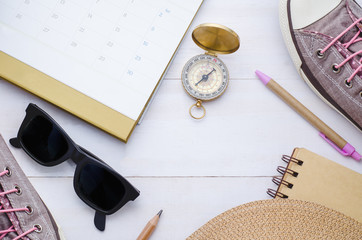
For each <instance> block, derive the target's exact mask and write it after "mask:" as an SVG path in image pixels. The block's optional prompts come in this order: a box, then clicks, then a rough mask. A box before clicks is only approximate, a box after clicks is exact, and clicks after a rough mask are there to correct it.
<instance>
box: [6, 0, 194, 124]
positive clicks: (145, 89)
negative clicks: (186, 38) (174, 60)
mask: <svg viewBox="0 0 362 240" xmlns="http://www.w3.org/2000/svg"><path fill="white" fill-rule="evenodd" d="M83 2H87V3H88V5H86V4H83V3H81V2H79V1H71V0H60V1H45V0H43V1H39V0H24V1H17V0H14V2H11V3H9V2H8V1H4V0H2V1H0V6H1V8H2V9H3V10H0V13H1V14H0V22H4V23H5V25H7V26H9V25H10V26H12V27H13V28H15V29H17V30H18V31H26V32H25V34H28V37H29V35H31V37H32V38H33V39H36V40H37V41H40V42H42V43H43V44H46V45H47V46H50V47H51V48H52V50H56V51H58V52H60V53H62V54H65V55H67V56H68V57H69V59H71V61H74V62H77V63H78V64H83V65H85V66H87V67H88V68H90V69H92V70H91V71H97V72H98V73H102V75H103V78H102V79H101V80H98V81H100V82H98V83H92V84H93V85H94V87H96V88H95V89H98V87H103V88H104V89H103V92H104V91H105V89H110V86H107V87H104V85H111V86H113V87H114V88H125V87H126V88H127V89H128V93H126V95H132V94H134V93H137V94H136V95H135V96H138V97H139V96H140V95H143V97H142V100H141V101H140V100H139V99H138V100H139V101H136V102H138V103H137V104H138V106H137V107H136V108H137V111H134V110H133V111H131V112H132V113H130V114H127V111H123V110H122V108H123V107H122V106H121V105H122V104H114V103H109V102H108V101H107V100H105V101H104V99H102V96H99V94H89V93H88V91H87V89H86V88H87V87H85V88H83V87H79V86H77V84H74V82H72V83H70V84H69V83H68V84H67V83H66V82H64V83H65V84H67V85H70V86H71V87H73V88H75V89H77V90H78V91H80V92H83V93H85V94H86V95H88V96H90V97H92V98H94V99H96V100H98V101H100V102H102V103H104V104H105V105H107V106H110V107H112V108H114V109H115V110H117V111H119V112H121V113H123V114H125V115H127V116H129V117H131V118H133V119H137V118H138V115H139V113H140V112H141V111H142V109H143V107H144V105H145V103H146V102H147V101H148V98H149V96H150V95H151V93H152V92H153V90H154V88H155V86H156V85H157V83H158V81H159V80H160V77H161V76H162V73H163V71H164V69H165V68H166V66H167V65H168V63H169V61H170V59H171V57H172V55H173V53H174V52H175V50H176V47H177V46H178V44H179V42H180V39H181V38H182V35H183V34H184V31H186V29H187V26H188V24H185V22H184V21H181V19H180V18H179V17H180V16H176V15H177V14H175V16H172V17H170V15H172V13H174V12H175V13H177V10H175V11H173V9H176V8H177V7H178V6H177V5H175V4H170V3H169V1H167V0H166V1H159V2H158V3H159V4H155V5H154V6H152V5H147V6H146V5H145V6H144V12H147V14H148V15H147V16H146V14H143V12H142V8H141V7H140V6H142V3H145V2H146V1H141V0H128V1H123V3H126V4H124V5H122V7H123V8H121V7H120V5H116V4H114V2H115V1H106V0H96V1H83ZM155 2H157V1H155ZM66 4H69V5H68V6H70V5H72V7H71V9H73V10H74V9H76V7H78V9H80V8H82V9H83V15H82V17H79V14H74V13H79V12H80V11H78V10H76V11H73V12H72V11H67V12H64V11H65V9H68V8H66V7H65V5H66ZM97 4H103V5H102V7H100V5H97ZM117 4H120V2H117ZM136 4H138V6H136ZM156 5H157V6H156ZM31 6H33V7H31ZM34 6H36V8H37V11H38V12H36V11H35V12H31V11H32V10H33V8H35V7H34ZM39 6H40V7H39ZM74 6H76V7H74ZM85 6H88V7H86V8H85ZM5 7H7V8H8V9H10V10H12V12H13V13H14V14H13V16H11V14H10V16H9V14H8V15H7V16H1V15H2V14H3V13H4V12H5V10H4V8H5ZM100 9H103V10H104V9H113V13H114V14H113V15H112V14H111V15H107V14H108V13H109V12H108V11H107V14H106V13H103V14H102V13H101V11H100ZM115 9H116V10H115ZM135 9H138V12H136V10H135ZM150 9H153V11H150ZM41 10H43V12H41ZM184 11H185V10H184V9H182V10H181V11H180V12H179V14H180V15H181V13H184ZM188 11H189V15H190V17H189V18H190V19H189V21H191V19H192V16H193V12H195V11H192V10H188ZM6 12H8V11H6ZM10 12H11V11H10ZM44 12H46V13H47V14H45V13H44ZM115 13H121V14H118V16H116V15H117V14H115ZM151 13H152V14H151ZM14 15H15V17H14ZM73 15H76V16H75V17H73V18H72V16H73ZM105 15H106V16H105ZM29 16H32V18H31V17H29ZM11 17H12V20H13V21H14V20H19V22H20V21H21V20H22V19H23V20H24V19H25V18H26V20H27V23H36V24H34V25H33V27H34V26H37V28H32V27H30V28H26V29H25V30H24V26H18V25H16V24H14V23H13V22H11V21H10V22H6V21H8V20H9V19H11ZM150 17H152V19H151V20H150V19H149V18H150ZM167 17H168V19H167V21H163V22H162V18H167ZM4 18H5V20H4ZM129 18H132V19H131V20H132V26H131V24H130V21H128V19H129ZM135 19H137V21H138V22H137V21H135ZM112 20H114V22H112ZM60 21H62V22H61V24H59V22H60ZM96 21H97V22H96ZM142 21H146V23H147V24H146V26H143V25H142V23H143V22H142ZM74 22H77V24H74ZM56 24H58V25H56ZM168 24H173V25H174V26H176V27H175V29H178V30H174V28H169V27H170V25H168ZM70 26H72V27H70ZM142 26H143V29H142V31H139V29H140V28H142ZM22 27H23V28H22ZM107 27H108V28H107ZM167 27H168V29H167ZM179 29H182V31H180V30H179ZM122 33H127V36H128V35H129V36H132V38H131V39H127V38H125V39H123V38H122V36H119V35H121V34H122ZM156 33H157V34H156ZM117 34H118V35H117ZM159 34H161V35H163V37H162V38H160V37H159ZM169 42H171V43H169ZM50 43H51V44H50ZM55 43H58V44H59V45H56V44H55ZM128 43H129V44H128ZM132 44H133V45H132ZM129 45H130V46H131V47H130V46H129ZM130 48H131V49H130ZM111 49H112V50H111ZM113 49H116V50H113ZM4 52H6V49H5V51H4ZM79 56H81V57H79ZM29 65H31V64H29ZM65 68H66V67H64V70H65V71H66V69H65ZM45 73H46V74H48V73H47V72H45ZM48 75H50V76H52V75H51V74H48ZM53 77H54V78H55V79H58V80H59V78H58V77H56V76H53ZM80 82H83V83H84V80H79V83H80ZM100 83H101V84H100ZM78 85H80V84H78ZM88 90H89V87H88ZM90 90H91V89H90ZM93 91H94V90H93ZM91 92H92V90H91ZM123 93H125V91H123ZM135 96H134V97H135ZM134 97H133V98H134ZM111 100H112V101H115V100H116V99H114V98H112V99H111ZM123 100H124V98H123ZM112 104H113V105H112ZM128 108H129V107H128ZM137 112H138V114H137Z"/></svg>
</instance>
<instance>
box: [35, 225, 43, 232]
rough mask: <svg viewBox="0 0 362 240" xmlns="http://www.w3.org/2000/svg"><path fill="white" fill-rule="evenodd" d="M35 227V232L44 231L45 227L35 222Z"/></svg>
mask: <svg viewBox="0 0 362 240" xmlns="http://www.w3.org/2000/svg"><path fill="white" fill-rule="evenodd" d="M34 227H35V228H36V230H35V232H37V233H40V232H41V231H43V228H42V227H41V225H40V224H35V225H34Z"/></svg>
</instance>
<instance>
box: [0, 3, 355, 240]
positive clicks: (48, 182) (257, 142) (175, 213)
mask: <svg viewBox="0 0 362 240" xmlns="http://www.w3.org/2000/svg"><path fill="white" fill-rule="evenodd" d="M205 22H215V23H220V24H223V25H226V26H228V27H230V28H232V29H233V30H235V31H236V32H237V33H238V34H239V35H240V39H241V47H240V49H239V50H238V51H237V52H236V53H234V54H231V55H225V56H221V57H220V58H221V59H222V60H223V61H224V62H225V64H226V65H227V66H228V67H229V71H230V75H231V82H230V86H229V88H228V89H227V91H226V93H225V94H224V95H223V96H222V97H221V98H219V99H217V100H216V101H213V102H209V103H205V107H206V109H207V116H206V117H205V118H204V119H203V120H201V121H195V120H193V119H191V118H190V116H189V115H188V108H189V106H190V105H191V104H193V103H194V100H193V99H192V98H190V97H189V96H188V95H187V94H186V93H185V92H184V90H183V88H182V86H181V81H180V74H181V70H182V67H183V65H184V64H185V63H186V61H187V60H188V59H189V58H191V57H192V56H194V55H196V54H200V53H202V52H203V51H202V50H201V49H200V48H198V47H197V46H196V45H195V44H194V43H193V41H192V39H191V31H190V32H189V33H188V34H187V36H186V38H185V40H184V41H183V43H182V45H181V47H180V49H179V52H178V54H177V56H176V58H175V59H174V62H173V64H172V66H171V68H170V70H169V72H168V73H167V75H166V79H165V81H164V82H163V84H162V86H161V88H160V90H159V92H158V94H157V95H156V97H155V99H154V102H153V104H152V105H151V107H150V109H149V111H148V113H147V115H146V116H145V118H144V120H143V123H142V124H141V125H140V126H137V127H136V129H135V131H134V133H133V135H132V137H131V139H130V141H129V142H128V143H127V144H124V143H122V142H120V141H119V140H117V139H115V138H113V137H111V136H110V135H108V134H106V133H104V132H102V131H100V130H98V129H96V128H95V127H92V126H91V125H89V124H87V123H85V122H83V121H81V120H79V119H77V118H75V117H73V116H71V115H70V114H68V113H66V112H64V111H62V110H60V109H58V108H56V107H54V106H53V105H51V104H48V103H46V102H44V101H42V100H40V99H39V98H37V97H35V96H33V95H31V94H29V93H27V92H25V91H23V90H21V89H20V88H17V87H15V86H13V85H11V84H10V83H8V82H6V81H4V80H0V103H1V104H0V112H1V114H0V133H1V134H2V135H3V137H4V138H5V139H6V140H8V139H9V138H11V137H14V136H15V135H16V133H17V131H18V128H19V126H20V123H21V122H22V120H23V118H24V116H25V111H24V110H25V108H26V106H27V105H28V103H30V102H33V103H36V104H37V105H39V106H40V107H41V108H43V109H44V110H46V111H47V112H48V113H49V114H50V115H51V116H52V117H53V118H54V119H56V121H58V123H59V124H60V125H61V126H62V127H63V128H64V129H65V130H66V131H67V132H68V134H69V135H70V136H71V137H72V138H73V139H74V141H75V142H77V143H78V144H80V145H81V146H84V147H85V148H87V149H89V150H91V151H92V152H93V153H95V154H96V155H98V156H99V157H101V158H102V159H103V160H105V161H106V162H107V163H108V164H109V165H111V166H112V167H113V168H115V169H116V170H117V171H118V172H119V173H121V174H122V175H123V176H125V177H126V178H127V179H128V180H129V181H130V182H131V183H132V184H134V186H136V187H137V188H138V189H139V190H140V191H141V195H140V196H139V197H138V198H137V199H136V201H134V202H130V203H128V204H127V205H126V206H124V207H123V208H122V209H121V210H120V211H118V212H117V213H115V214H113V215H111V216H108V217H107V225H106V230H105V231H104V232H100V231H98V230H96V228H95V227H94V225H93V217H94V211H93V210H92V209H91V208H90V207H88V206H87V205H85V204H84V203H83V202H82V201H81V200H80V199H79V198H78V197H77V196H76V194H75V192H74V190H73V185H72V180H73V174H74V169H75V166H74V164H73V163H72V162H71V161H68V162H65V163H63V164H61V165H59V166H56V167H52V168H47V167H42V166H40V165H38V164H36V163H34V161H32V160H30V158H29V157H28V156H27V155H26V154H25V153H24V152H23V151H22V150H18V149H14V148H12V147H10V148H11V151H12V152H13V154H14V155H15V157H16V158H17V160H18V162H19V163H20V165H21V166H22V168H23V170H24V171H25V173H26V174H27V176H28V177H29V178H30V180H31V182H32V183H33V184H34V186H35V188H36V189H37V190H38V192H39V194H40V195H41V197H42V198H43V200H44V201H45V203H46V204H47V206H48V207H49V209H50V210H51V212H52V213H53V215H54V217H55V218H56V220H57V221H58V223H59V225H60V226H61V228H62V229H63V232H64V234H65V237H66V238H67V239H71V240H75V239H103V240H105V239H109V240H114V239H122V240H124V239H136V237H137V236H138V234H139V233H140V232H141V230H142V228H143V227H144V225H145V224H146V222H147V221H148V220H149V219H150V218H151V217H153V216H154V215H155V214H156V213H157V212H158V211H159V210H160V209H163V210H164V213H163V215H162V217H161V220H160V222H159V225H158V227H157V229H156V231H155V232H154V234H153V236H152V237H151V239H157V240H170V239H185V238H186V237H187V236H189V235H190V234H191V233H192V232H193V231H195V230H196V229H197V228H199V227H200V226H201V225H203V224H204V223H206V222H207V221H208V220H209V219H211V218H212V217H214V216H216V215H218V214H220V213H221V212H223V211H225V210H227V209H230V208H232V207H235V206H237V205H240V204H243V203H247V202H250V201H254V200H260V199H268V198H270V197H269V196H268V195H267V194H266V189H267V188H275V186H274V184H273V183H272V182H271V179H272V176H275V175H278V173H277V172H276V167H277V166H278V165H283V162H282V161H281V160H280V157H281V155H282V154H290V153H291V152H292V150H293V148H294V147H305V148H308V149H309V150H311V151H314V152H316V153H318V154H320V155H323V156H325V157H327V158H329V159H333V160H334V161H336V162H338V163H340V164H342V165H344V166H347V167H349V168H351V169H353V170H355V171H357V172H359V173H362V164H361V163H357V162H355V161H353V160H351V159H348V158H345V157H343V156H341V155H339V153H337V152H336V151H335V150H333V149H332V148H331V147H330V146H329V145H328V144H327V143H326V142H324V141H323V140H322V139H321V138H320V137H319V136H318V132H317V131H316V130H315V129H314V128H313V127H312V126H311V125H309V124H308V123H307V122H306V121H305V120H304V119H302V118H301V117H300V116H299V115H297V114H296V113H295V112H294V111H292V110H291V109H290V108H289V107H288V106H287V105H286V104H284V103H283V102H282V101H281V100H280V99H279V98H278V97H277V96H275V95H274V94H273V93H272V92H271V91H269V90H268V89H267V88H265V87H264V86H263V84H262V83H261V82H259V80H257V78H256V77H255V75H254V71H255V70H256V69H259V70H261V71H263V72H265V73H267V74H269V75H270V76H272V77H274V78H275V80H277V81H278V82H279V84H281V85H282V86H283V87H285V88H286V89H287V90H288V91H289V92H290V93H291V94H292V95H294V96H295V97H296V98H297V99H299V100H300V101H301V102H303V104H305V105H306V106H307V107H308V108H309V109H310V110H312V111H313V112H314V113H316V114H317V115H318V116H319V117H320V118H321V119H322V120H324V121H325V122H326V123H327V124H328V125H330V126H331V127H332V128H333V129H334V130H335V131H336V132H338V133H340V134H341V135H342V136H343V137H344V138H346V139H347V140H348V141H349V142H350V143H351V144H352V145H354V146H355V147H356V148H357V149H358V150H359V151H362V142H361V139H362V138H361V137H362V133H361V132H359V131H358V130H357V129H356V128H354V127H353V126H352V125H351V124H350V123H348V122H347V120H345V119H344V118H343V117H342V116H340V115H339V114H338V113H336V112H335V111H334V110H332V109H331V108H329V107H328V106H327V105H326V104H325V103H324V102H322V101H321V100H320V99H319V98H318V97H317V96H316V95H315V94H314V93H313V92H312V91H311V90H310V89H309V87H308V86H307V85H306V84H305V83H304V82H303V80H302V79H301V78H300V77H299V76H298V74H297V72H296V70H295V69H294V66H293V64H292V62H291V59H290V58H289V55H288V53H287V50H286V48H285V46H284V42H283V39H282V36H281V33H280V30H279V23H278V1H277V0H273V1H271V0H259V1H253V0H243V1H240V0H225V1H218V0H205V2H204V4H203V6H202V7H201V9H200V12H199V14H198V15H197V16H196V18H195V20H194V22H193V24H192V26H191V28H190V29H191V30H192V29H193V28H194V27H195V26H196V25H198V24H200V23H205Z"/></svg>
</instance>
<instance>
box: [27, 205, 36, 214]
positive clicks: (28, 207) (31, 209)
mask: <svg viewBox="0 0 362 240" xmlns="http://www.w3.org/2000/svg"><path fill="white" fill-rule="evenodd" d="M26 208H27V209H28V211H25V212H26V213H27V214H28V215H31V214H33V212H34V210H33V208H32V207H31V206H29V205H28V206H26Z"/></svg>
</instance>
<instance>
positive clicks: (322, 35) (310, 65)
mask: <svg viewBox="0 0 362 240" xmlns="http://www.w3.org/2000/svg"><path fill="white" fill-rule="evenodd" d="M280 25H281V30H282V33H283V37H284V40H285V43H286V45H287V48H288V50H289V54H290V56H291V57H292V59H293V62H294V65H295V67H296V68H297V70H298V73H299V74H300V75H301V77H302V78H303V79H304V80H305V81H306V82H307V83H308V85H309V86H310V87H311V88H312V89H313V90H314V91H315V92H316V93H317V94H318V95H319V96H320V97H321V98H322V99H323V100H324V101H325V102H326V103H328V104H329V105H330V106H332V107H333V108H334V109H336V110H337V111H338V112H339V113H341V114H342V115H343V116H345V117H346V118H347V119H348V120H349V121H350V122H351V123H352V124H354V125H355V126H356V127H357V128H358V129H359V130H361V131H362V80H361V77H362V58H361V56H362V33H361V31H362V9H361V7H360V6H359V5H358V4H357V3H356V2H355V1H353V0H342V1H341V0H280Z"/></svg>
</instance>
